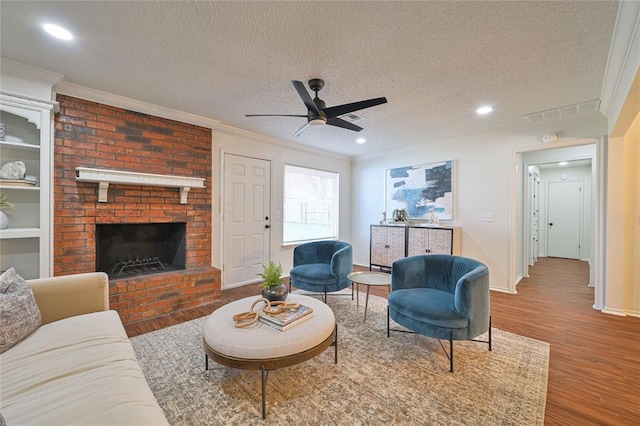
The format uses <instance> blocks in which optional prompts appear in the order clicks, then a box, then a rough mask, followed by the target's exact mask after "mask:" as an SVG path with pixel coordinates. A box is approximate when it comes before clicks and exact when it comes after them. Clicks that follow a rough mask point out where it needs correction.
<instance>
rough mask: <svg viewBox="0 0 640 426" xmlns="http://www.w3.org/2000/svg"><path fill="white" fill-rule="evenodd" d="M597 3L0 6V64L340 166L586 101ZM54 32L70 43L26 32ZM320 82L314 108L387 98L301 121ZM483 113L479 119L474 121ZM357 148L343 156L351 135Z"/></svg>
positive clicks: (597, 47) (600, 59)
mask: <svg viewBox="0 0 640 426" xmlns="http://www.w3.org/2000/svg"><path fill="white" fill-rule="evenodd" d="M617 6H618V5H617V3H616V2H609V1H591V2H582V1H579V2H568V1H559V2H549V1H534V2H527V1H509V2H493V1H474V2H449V1H446V2H445V1H433V2H380V1H378V2H319V1H308V2H307V1H298V2H178V1H174V2H133V1H126V2H123V1H119V2H115V1H114V2H97V1H73V2H59V1H56V2H27V1H24V2H8V1H2V2H0V18H1V22H0V31H1V45H0V54H1V55H2V57H3V58H7V59H11V60H15V61H18V62H22V63H25V64H29V65H33V66H37V67H41V68H45V69H48V70H51V71H56V72H59V73H62V74H64V76H65V80H66V81H67V82H70V83H75V84H79V85H82V86H86V87H90V88H94V89H98V90H102V91H106V92H109V93H113V94H117V95H122V96H126V97H130V98H133V99H137V100H141V101H145V102H150V103H153V104H157V105H160V106H164V107H168V108H172V109H176V110H180V111H184V112H188V113H192V114H196V115H200V116H203V117H209V118H213V119H216V120H220V121H221V122H222V123H224V124H226V125H230V126H233V127H237V128H241V129H245V130H250V131H253V132H257V133H261V134H265V135H269V136H272V137H276V138H279V139H283V140H288V141H290V142H291V143H292V144H304V145H309V146H314V147H317V148H320V149H325V150H328V151H332V152H336V153H341V154H345V155H349V156H359V155H366V154H370V153H379V152H383V151H385V150H389V149H397V148H399V147H401V146H404V145H407V146H408V145H417V144H422V143H428V142H431V141H435V140H440V139H444V138H451V137H456V136H463V135H468V134H473V133H478V132H483V131H488V130H494V129H499V128H506V127H511V126H515V125H519V124H522V116H523V115H525V114H530V113H533V112H537V111H543V110H547V109H552V108H558V107H561V106H565V105H571V104H577V103H582V102H586V101H590V100H593V99H597V98H599V97H600V91H601V86H602V81H603V77H604V72H605V67H606V61H607V55H608V51H609V45H610V42H611V36H612V32H613V27H614V23H615V17H616V12H617ZM45 22H53V23H56V24H59V25H63V26H65V27H66V28H67V29H69V30H70V31H71V32H72V33H73V34H74V35H75V39H74V40H73V41H72V42H62V41H59V40H54V39H51V38H50V37H48V36H47V35H46V34H44V32H43V31H42V30H41V28H40V26H41V24H43V23H45ZM316 77H318V78H322V79H324V80H325V82H326V84H325V87H324V89H323V90H322V91H321V92H320V98H322V99H323V100H325V101H326V103H327V106H333V105H338V104H343V103H349V102H354V101H359V100H362V99H369V98H375V97H380V96H386V97H387V99H388V101H389V102H388V103H387V104H385V105H380V106H376V107H373V108H370V109H365V110H362V111H360V112H359V114H360V115H361V116H363V117H364V119H363V120H361V121H358V122H356V124H358V125H360V126H362V127H364V130H363V131H361V132H359V133H355V132H352V131H349V130H344V129H339V128H334V127H330V126H324V127H322V128H314V129H309V130H307V131H306V132H305V133H304V134H303V135H302V136H301V137H299V138H294V137H293V134H294V133H295V131H296V130H297V129H298V128H299V127H300V126H302V125H303V124H304V120H305V119H304V118H290V117H257V118H247V117H245V116H244V115H245V114H248V113H282V114H306V108H305V107H304V105H303V103H302V101H301V100H300V98H299V97H298V95H297V93H296V92H295V90H294V88H293V86H292V85H291V80H302V81H305V82H306V81H307V80H308V79H310V78H316ZM481 104H491V105H493V106H494V107H495V111H494V113H493V114H491V115H490V116H486V117H479V116H477V115H476V114H475V109H476V108H477V107H478V106H479V105H481ZM359 136H362V137H365V138H366V139H367V143H366V144H364V145H358V144H356V143H355V139H356V137H359Z"/></svg>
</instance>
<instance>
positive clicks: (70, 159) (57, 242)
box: [53, 94, 221, 324]
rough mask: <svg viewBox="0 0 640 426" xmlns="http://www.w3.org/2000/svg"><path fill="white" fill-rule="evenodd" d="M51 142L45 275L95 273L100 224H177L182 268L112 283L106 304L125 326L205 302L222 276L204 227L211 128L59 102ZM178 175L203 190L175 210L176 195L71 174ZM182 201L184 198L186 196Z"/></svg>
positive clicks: (207, 223) (207, 224)
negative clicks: (50, 223)
mask: <svg viewBox="0 0 640 426" xmlns="http://www.w3.org/2000/svg"><path fill="white" fill-rule="evenodd" d="M56 100H57V101H58V102H59V103H60V112H59V113H58V114H56V115H55V140H54V185H53V187H54V188H53V189H54V193H55V196H54V218H53V219H54V229H53V234H54V238H53V240H54V241H53V250H54V256H53V265H54V275H68V274H75V273H82V272H92V271H95V270H97V264H96V263H97V259H96V229H97V226H98V225H102V224H150V223H184V224H185V231H186V237H185V262H184V269H180V270H172V271H169V272H160V273H155V274H152V275H140V276H134V277H126V278H117V277H116V278H114V279H111V281H110V288H109V294H110V297H109V299H110V305H111V307H112V309H115V310H116V311H118V313H119V314H120V317H121V318H122V321H123V322H124V323H125V324H127V323H131V322H135V321H140V320H145V319H150V318H153V317H157V316H161V315H165V314H167V313H170V312H174V311H179V310H182V309H188V308H192V307H197V306H201V305H206V304H209V303H212V302H214V301H216V300H218V299H219V298H220V294H221V271H220V270H219V269H217V268H215V267H212V266H211V248H212V246H213V244H219V241H218V240H219V238H220V236H219V235H214V233H213V229H212V224H211V204H212V187H213V182H212V176H211V167H212V166H211V164H212V151H211V150H212V131H211V129H208V128H204V127H199V126H195V125H192V124H187V123H180V122H177V121H173V120H168V119H164V118H161V117H155V116H152V115H147V114H141V113H138V112H134V111H129V110H125V109H122V108H116V107H112V106H109V105H104V104H99V103H95V102H90V101H87V100H84V99H79V98H74V97H70V96H66V95H61V94H58V95H57V98H56ZM79 167H80V168H86V169H100V170H127V171H128V172H132V173H133V174H134V175H135V174H137V173H139V174H141V175H145V174H146V175H158V176H177V177H184V178H186V179H188V181H189V182H190V181H191V179H193V180H195V182H196V184H197V183H198V182H202V186H201V187H198V189H197V190H195V188H196V186H195V185H185V186H189V187H192V188H193V189H192V190H191V191H189V193H188V194H189V202H188V203H187V204H180V203H179V202H178V194H177V191H176V189H175V187H166V186H155V185H154V182H151V183H145V182H138V183H125V182H120V183H118V182H111V183H110V184H109V191H108V193H106V194H105V196H106V198H107V200H106V202H100V200H99V195H100V194H99V185H96V183H93V182H79V181H77V180H76V168H79ZM185 196H186V193H185Z"/></svg>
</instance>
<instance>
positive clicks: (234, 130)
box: [214, 123, 352, 161]
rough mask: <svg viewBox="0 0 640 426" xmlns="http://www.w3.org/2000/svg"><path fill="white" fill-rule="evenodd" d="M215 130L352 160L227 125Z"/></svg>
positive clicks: (221, 125) (324, 155) (325, 155)
mask: <svg viewBox="0 0 640 426" xmlns="http://www.w3.org/2000/svg"><path fill="white" fill-rule="evenodd" d="M216 130H218V131H221V132H226V133H228V134H235V135H238V136H242V137H245V138H248V139H253V140H255V141H258V142H264V143H268V144H270V145H278V146H281V147H284V148H288V149H294V150H296V151H303V152H308V153H311V154H317V155H321V156H323V157H330V158H335V159H338V160H347V161H350V160H352V158H351V157H349V156H348V155H344V154H337V153H334V152H328V151H324V150H321V149H318V148H314V147H311V146H307V145H299V144H294V143H293V142H290V141H286V140H283V139H278V138H274V137H272V136H267V135H263V134H261V133H256V132H252V131H250V130H244V129H240V128H238V127H233V126H229V125H227V124H222V123H220V124H218V125H217V126H216V127H215V129H214V131H216ZM214 139H215V133H214Z"/></svg>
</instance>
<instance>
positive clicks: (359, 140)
mask: <svg viewBox="0 0 640 426" xmlns="http://www.w3.org/2000/svg"><path fill="white" fill-rule="evenodd" d="M366 141H367V140H366V139H365V138H358V139H356V143H359V144H363V143H365V142H366Z"/></svg>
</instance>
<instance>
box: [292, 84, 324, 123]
mask: <svg viewBox="0 0 640 426" xmlns="http://www.w3.org/2000/svg"><path fill="white" fill-rule="evenodd" d="M291 82H292V83H293V87H295V88H296V91H297V92H298V95H299V96H300V98H302V102H304V104H305V105H306V106H307V109H308V110H309V111H312V112H313V113H315V114H316V115H320V111H319V110H318V106H317V105H316V104H315V102H313V99H311V96H310V95H309V92H307V89H305V88H304V83H303V82H301V81H298V80H291Z"/></svg>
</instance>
